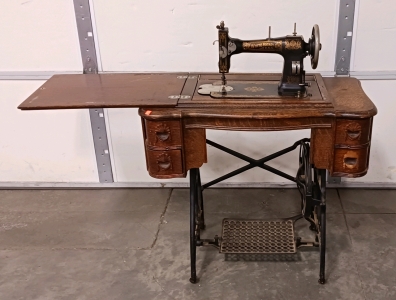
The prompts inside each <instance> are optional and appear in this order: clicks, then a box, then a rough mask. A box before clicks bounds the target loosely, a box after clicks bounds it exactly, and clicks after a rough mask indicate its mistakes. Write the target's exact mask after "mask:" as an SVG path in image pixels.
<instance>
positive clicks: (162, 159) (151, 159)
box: [146, 150, 184, 178]
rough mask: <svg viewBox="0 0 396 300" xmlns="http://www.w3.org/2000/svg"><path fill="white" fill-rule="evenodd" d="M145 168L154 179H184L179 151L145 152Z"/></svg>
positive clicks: (181, 157)
mask: <svg viewBox="0 0 396 300" xmlns="http://www.w3.org/2000/svg"><path fill="white" fill-rule="evenodd" d="M146 158H147V168H148V171H149V174H150V175H151V176H152V177H155V178H173V177H184V176H183V174H184V169H183V156H182V152H181V150H167V151H165V150H164V151H155V150H146Z"/></svg>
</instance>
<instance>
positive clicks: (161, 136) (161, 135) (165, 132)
mask: <svg viewBox="0 0 396 300" xmlns="http://www.w3.org/2000/svg"><path fill="white" fill-rule="evenodd" d="M155 135H156V137H157V139H158V140H160V141H161V142H165V141H167V140H168V139H169V138H170V136H171V131H170V128H169V126H168V125H166V124H165V123H160V124H158V125H157V126H156V128H155Z"/></svg>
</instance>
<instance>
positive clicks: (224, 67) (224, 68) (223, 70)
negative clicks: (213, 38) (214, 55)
mask: <svg viewBox="0 0 396 300" xmlns="http://www.w3.org/2000/svg"><path fill="white" fill-rule="evenodd" d="M219 72H220V73H227V72H228V69H227V61H226V60H225V59H220V61H219Z"/></svg>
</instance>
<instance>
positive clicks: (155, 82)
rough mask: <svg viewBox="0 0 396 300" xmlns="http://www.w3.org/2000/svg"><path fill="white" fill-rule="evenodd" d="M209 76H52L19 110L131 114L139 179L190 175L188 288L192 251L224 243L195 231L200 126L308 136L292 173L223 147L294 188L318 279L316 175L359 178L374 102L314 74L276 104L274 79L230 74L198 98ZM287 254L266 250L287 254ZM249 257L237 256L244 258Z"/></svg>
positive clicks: (355, 85) (350, 84)
mask: <svg viewBox="0 0 396 300" xmlns="http://www.w3.org/2000/svg"><path fill="white" fill-rule="evenodd" d="M219 78H220V76H219V74H193V73H174V74H169V73H168V74H162V73H160V74H100V75H97V74H95V75H92V74H91V75H55V76H53V77H52V78H51V79H50V80H48V81H47V82H46V83H44V85H43V86H42V87H40V88H39V89H38V90H37V91H35V92H34V93H33V94H32V95H31V96H30V97H29V98H28V99H27V100H26V101H24V102H23V103H22V104H21V105H20V106H19V108H20V109H22V110H37V109H75V108H120V107H138V108H139V115H140V116H141V119H142V129H143V138H144V146H145V152H146V163H147V170H148V172H149V174H150V175H151V176H152V177H154V178H159V179H166V178H175V177H186V175H187V173H188V171H190V200H191V202H190V203H191V211H190V245H191V279H190V281H191V282H193V283H195V282H197V277H196V270H195V268H196V267H195V257H196V252H195V251H196V250H195V249H196V247H197V246H202V245H208V244H211V245H215V246H218V247H219V249H220V252H222V250H221V249H223V248H222V246H224V245H222V244H221V238H220V239H219V238H217V237H216V238H215V239H213V240H202V239H200V234H199V233H200V230H203V229H204V226H205V225H204V216H203V197H202V190H203V189H204V188H206V187H208V186H209V185H202V184H201V182H200V176H199V168H200V167H201V166H202V164H203V163H206V162H207V151H206V144H207V142H208V143H212V145H215V146H218V147H222V146H219V145H217V144H216V143H214V142H211V141H207V140H206V137H205V130H206V129H217V130H239V131H279V130H298V129H311V137H310V139H309V140H308V139H305V140H304V141H303V140H302V141H299V143H300V144H301V147H302V149H303V151H302V152H303V153H305V154H304V155H305V156H304V155H303V156H301V157H300V165H301V167H300V169H299V173H298V174H297V176H296V177H294V176H289V175H286V174H284V173H283V172H281V171H278V170H274V169H273V168H270V167H269V166H267V165H265V164H264V162H265V161H268V160H269V159H271V157H270V156H269V157H267V158H265V159H263V160H253V159H250V158H246V157H244V156H243V155H241V154H239V153H236V152H235V151H232V150H230V149H225V151H226V152H227V151H228V153H231V154H233V155H235V156H237V157H240V158H242V159H245V160H246V161H248V162H249V163H250V164H251V166H250V167H256V166H257V167H261V168H264V169H266V170H269V171H271V172H274V173H276V174H280V175H281V176H283V177H285V178H287V179H290V180H293V181H295V182H297V186H298V187H299V188H301V190H302V191H303V192H302V194H303V195H302V199H303V201H305V202H304V203H308V202H309V203H311V204H310V205H311V206H312V207H309V208H308V206H307V207H306V209H305V216H304V217H305V218H306V219H307V220H309V222H310V223H311V227H310V228H311V229H312V230H314V231H316V232H317V238H316V240H315V241H314V242H312V245H313V246H317V247H320V258H321V261H320V262H321V264H320V279H319V282H320V283H324V282H325V280H324V264H325V243H326V240H325V212H326V203H325V188H326V170H327V171H328V172H329V174H330V175H332V176H341V177H359V176H363V175H365V174H366V173H367V170H368V166H369V156H370V155H369V154H370V141H371V132H372V124H373V117H374V116H375V115H376V113H377V110H376V107H375V105H374V104H373V103H372V102H371V100H370V99H369V98H368V97H367V96H366V95H365V93H364V91H363V90H362V88H361V85H360V82H359V81H358V80H356V79H354V78H345V77H342V78H337V77H334V78H333V77H332V78H322V77H321V76H320V75H319V74H311V75H307V76H306V80H307V82H311V83H312V85H311V88H309V89H308V94H307V95H305V97H302V98H294V97H286V98H285V97H283V98H281V97H279V96H277V95H276V93H273V92H271V91H272V90H273V88H274V87H276V83H277V82H278V81H279V78H280V74H230V75H228V76H227V80H228V85H230V86H233V85H234V86H235V87H237V88H235V91H234V92H229V93H228V94H227V95H223V94H219V93H217V94H216V93H214V94H212V96H210V95H209V96H208V95H201V94H199V93H198V89H199V87H200V86H202V85H204V84H213V83H215V82H217V81H219ZM263 83H265V84H267V85H265V86H263ZM238 89H239V90H238ZM237 90H238V91H237ZM266 90H270V92H269V94H268V93H267V94H265V95H264V96H263V97H260V96H257V95H259V94H260V93H261V94H262V93H263V91H266ZM244 91H246V96H244V93H245V92H244ZM271 93H272V95H271ZM297 146H298V145H297V144H295V146H294V148H290V149H295V148H296V147H297ZM223 148H225V147H223ZM220 149H221V148H220ZM290 149H288V150H287V152H288V151H290ZM223 150H224V149H223ZM304 151H305V152H304ZM278 154H279V153H278ZM278 154H277V156H279V155H278ZM280 154H282V153H280ZM131 155H133V153H131ZM311 168H312V170H313V171H311ZM311 173H312V174H313V175H312V174H311ZM308 175H309V176H308ZM311 175H312V178H310V177H311ZM308 177H309V178H308ZM214 183H216V182H214ZM214 183H213V184H214ZM304 199H305V200H304ZM307 205H308V204H307ZM303 214H304V212H303ZM267 223H268V222H267ZM267 223H265V224H264V225H265V226H267V225H268V224H267ZM266 224H267V225H266ZM271 224H272V223H271ZM271 224H270V225H271ZM274 224H275V223H274ZM274 224H272V225H273V226H275V225H276V224H278V223H276V224H275V225H274ZM279 224H280V226H286V225H285V224H283V223H279ZM223 225H224V224H223ZM264 225H263V226H264ZM272 225H271V226H272ZM260 226H261V225H260ZM268 226H269V225H268ZM276 226H277V225H276ZM287 226H288V225H287ZM289 229H290V228H289ZM293 238H294V236H293ZM294 241H295V242H294V248H293V247H290V248H288V249H289V250H290V252H293V251H291V250H294V252H295V250H296V248H298V247H299V246H301V245H302V244H303V242H302V241H301V240H298V238H297V239H296V238H294ZM223 243H224V237H223ZM285 243H286V242H285ZM292 248H293V249H292ZM249 249H250V248H249ZM289 250H287V249H286V250H279V251H278V252H277V251H276V250H274V251H272V250H271V251H272V252H273V253H288V251H289ZM249 251H250V250H249ZM249 251H247V253H254V251H253V252H252V251H250V252H249ZM271 251H269V252H270V253H272V252H271ZM223 252H226V251H223ZM234 252H235V251H234ZM242 252H243V251H242ZM245 252H246V251H245ZM264 252H265V251H264ZM267 252H268V251H267ZM294 252H293V253H294ZM236 253H238V251H236Z"/></svg>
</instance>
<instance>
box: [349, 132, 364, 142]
mask: <svg viewBox="0 0 396 300" xmlns="http://www.w3.org/2000/svg"><path fill="white" fill-rule="evenodd" d="M361 134H362V131H361V130H347V135H348V139H350V140H358V139H359V138H360V135H361Z"/></svg>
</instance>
